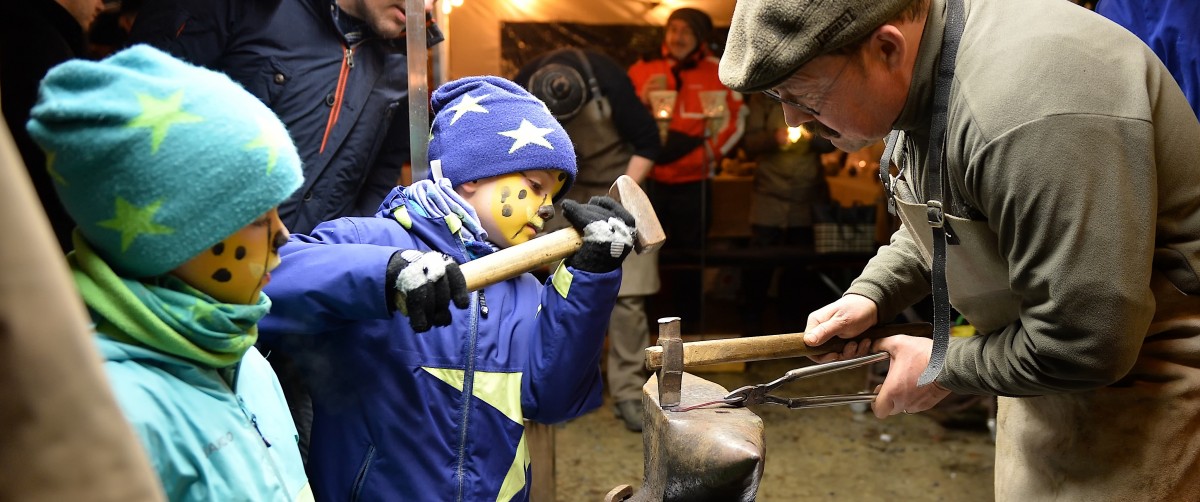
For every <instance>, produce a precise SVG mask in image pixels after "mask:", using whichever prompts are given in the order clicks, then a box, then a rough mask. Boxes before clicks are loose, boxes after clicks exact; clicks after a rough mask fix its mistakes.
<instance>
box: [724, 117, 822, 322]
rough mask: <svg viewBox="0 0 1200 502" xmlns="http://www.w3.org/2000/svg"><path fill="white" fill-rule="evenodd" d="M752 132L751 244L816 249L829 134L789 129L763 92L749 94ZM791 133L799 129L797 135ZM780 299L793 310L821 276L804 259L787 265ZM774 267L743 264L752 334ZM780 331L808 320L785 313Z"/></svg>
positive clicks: (748, 147)
mask: <svg viewBox="0 0 1200 502" xmlns="http://www.w3.org/2000/svg"><path fill="white" fill-rule="evenodd" d="M747 102H748V104H747V107H746V108H747V109H748V110H749V114H748V115H747V117H746V135H745V136H743V137H742V143H741V144H742V148H743V149H744V150H745V152H746V154H747V156H748V157H750V158H751V159H752V160H754V161H755V167H754V191H753V196H752V197H751V199H750V247H751V248H762V247H767V246H780V245H786V246H796V247H800V248H805V249H808V250H810V251H811V250H812V249H813V206H814V205H817V204H822V203H827V202H829V187H828V186H827V185H826V184H825V174H824V169H823V168H822V166H821V154H823V153H827V152H831V151H833V149H834V148H833V145H832V144H831V143H829V140H826V139H824V138H821V137H819V136H813V135H812V133H809V132H807V131H805V132H804V133H803V135H800V134H798V133H799V131H796V132H794V133H789V131H788V126H787V124H786V123H785V122H784V120H783V109H782V108H780V107H779V103H777V102H775V101H773V100H771V99H769V98H767V97H766V96H763V95H761V94H751V95H749V96H748V99H747ZM789 134H796V135H795V136H794V137H792V136H789ZM781 272H782V274H781V275H780V278H779V282H778V285H779V287H778V300H777V305H778V306H779V307H780V311H781V312H788V311H790V309H791V308H794V307H795V306H797V305H798V304H799V302H801V301H803V297H802V290H803V289H805V285H815V284H820V283H819V281H820V279H817V278H815V277H812V274H805V273H804V263H794V264H791V265H790V266H786V267H782V270H781ZM774 274H775V269H774V268H768V267H762V266H752V267H747V268H745V269H744V270H743V278H744V280H743V283H742V284H743V286H742V290H743V291H744V292H745V305H744V307H743V309H742V326H743V329H744V330H745V331H744V333H745V334H746V335H748V336H756V335H762V334H764V332H763V313H764V310H765V305H766V303H767V295H768V290H769V289H770V287H771V282H772V276H773V275H774ZM779 319H780V321H781V326H780V330H781V331H779V332H780V333H788V332H797V331H802V330H803V329H804V325H803V320H801V319H799V318H798V316H794V315H786V314H785V315H780V316H779Z"/></svg>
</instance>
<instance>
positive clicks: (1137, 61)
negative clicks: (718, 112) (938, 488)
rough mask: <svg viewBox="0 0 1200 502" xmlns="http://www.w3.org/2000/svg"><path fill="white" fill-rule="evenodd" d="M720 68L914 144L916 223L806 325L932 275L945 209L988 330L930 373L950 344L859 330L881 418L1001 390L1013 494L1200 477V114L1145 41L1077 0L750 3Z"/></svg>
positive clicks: (852, 141)
mask: <svg viewBox="0 0 1200 502" xmlns="http://www.w3.org/2000/svg"><path fill="white" fill-rule="evenodd" d="M954 14H960V15H954ZM957 20H965V22H963V23H962V24H958V23H957V22H956V21H957ZM958 28H961V30H959V29H958ZM960 32H961V39H960V41H959V42H958V43H957V44H955V43H954V40H955V39H956V38H959V37H958V35H959V33H960ZM1096 40H1103V41H1105V42H1104V44H1103V45H1102V47H1098V46H1097V45H1096V43H1095V41H1096ZM947 45H948V46H949V47H947ZM954 45H957V47H956V48H955V47H954ZM951 54H953V55H955V59H953V62H954V65H953V75H952V76H950V77H949V78H947V79H946V83H943V84H941V85H937V84H936V81H937V77H936V76H937V75H938V70H937V67H938V64H939V60H940V61H944V62H950V61H951V60H949V59H947V58H948V57H949V56H950V55H951ZM721 76H722V80H723V81H724V82H725V83H726V84H728V85H729V86H730V87H731V88H734V89H737V90H740V91H744V92H755V91H764V90H771V91H772V93H773V94H774V95H775V96H776V97H778V98H780V99H782V100H786V102H788V103H792V104H787V105H784V115H785V117H786V118H787V121H788V123H789V124H791V125H799V124H801V123H809V124H810V125H811V126H812V127H814V128H816V129H817V130H818V131H820V132H821V133H822V134H823V135H825V136H827V137H829V138H830V139H831V141H832V142H833V144H834V145H835V146H837V147H838V148H840V149H842V150H847V151H850V150H855V149H858V148H860V147H862V146H864V145H866V144H869V143H871V142H874V141H878V140H879V139H880V138H883V137H885V136H888V139H889V143H891V144H892V145H895V148H896V150H895V152H894V154H893V155H891V156H890V157H889V159H890V161H891V163H892V164H893V165H892V166H891V167H892V168H893V169H894V170H897V171H895V172H893V173H892V175H895V176H897V177H898V178H897V179H896V180H895V182H894V183H893V182H891V179H889V180H888V183H887V185H888V186H889V188H891V189H893V193H894V197H893V199H894V200H895V201H896V203H897V206H898V208H897V213H898V214H899V215H900V216H901V218H902V220H903V223H904V228H903V229H901V230H900V231H898V232H896V233H895V234H893V236H892V239H891V242H890V244H889V245H887V246H884V247H882V248H881V249H880V250H879V252H878V254H877V255H876V256H875V258H874V259H872V260H871V262H870V263H869V264H868V265H867V267H866V269H865V270H864V271H863V273H862V274H861V275H860V276H859V278H858V279H857V280H856V281H855V282H854V283H853V284H852V285H851V286H850V288H849V290H848V292H847V294H846V295H845V296H843V297H842V298H841V299H839V300H837V301H835V302H834V303H832V304H830V305H828V306H826V307H824V308H821V309H819V310H817V311H816V312H814V313H812V314H811V315H810V317H809V322H808V324H809V328H810V329H809V330H808V336H807V337H806V340H805V342H806V343H808V344H810V345H815V344H818V343H821V342H823V341H825V340H827V339H829V338H831V337H834V336H839V337H850V336H854V335H857V334H858V333H860V332H861V331H862V330H863V329H865V328H867V327H869V326H871V325H873V324H876V323H879V322H887V321H888V320H890V319H892V318H894V317H895V316H896V315H897V314H898V313H899V312H900V311H901V309H903V308H904V307H906V306H908V305H910V304H912V303H914V302H916V301H917V300H919V299H921V298H923V297H925V296H926V295H929V294H930V292H931V291H932V290H933V287H934V286H933V284H932V282H931V277H932V276H933V274H934V273H936V269H935V268H934V267H935V266H934V265H933V264H932V260H931V257H933V256H934V255H935V254H940V253H939V250H938V249H931V248H934V247H935V244H936V247H940V246H942V244H938V243H935V242H934V238H935V236H938V235H941V232H940V231H938V230H936V229H934V225H933V224H931V223H929V221H930V220H931V219H932V220H933V221H934V222H935V223H936V222H938V221H942V220H941V219H939V218H938V215H939V211H938V207H939V203H940V207H942V208H943V209H944V212H943V213H941V214H943V215H944V221H945V224H944V226H943V227H942V228H943V229H945V231H946V234H947V236H946V241H945V243H944V245H945V247H944V249H945V251H946V252H945V274H946V275H945V279H946V284H947V285H948V295H949V300H950V302H951V303H952V304H953V306H954V308H956V309H957V310H958V311H959V312H961V313H962V314H963V315H964V316H965V317H966V319H967V320H968V321H970V324H971V325H972V326H974V327H975V328H976V330H977V331H978V332H979V334H980V335H979V336H973V337H969V338H952V339H950V343H949V350H948V352H947V353H946V355H945V366H944V367H943V368H941V371H940V373H937V372H936V367H935V370H934V372H933V373H931V376H932V375H936V379H935V380H933V382H932V383H931V384H929V385H923V386H918V385H917V382H918V376H919V375H920V374H921V373H922V372H923V371H924V370H925V368H926V367H927V363H928V362H929V361H930V360H931V357H933V356H932V342H931V341H930V340H928V339H923V338H914V337H908V336H894V337H890V338H886V339H883V340H880V341H879V342H877V343H874V344H872V345H873V347H867V345H868V344H865V343H864V344H850V345H848V346H847V349H846V350H845V351H844V352H843V353H842V354H840V356H849V355H852V354H862V353H865V352H866V351H867V350H870V349H874V350H880V351H886V352H888V353H890V355H891V364H890V371H889V372H888V375H887V378H886V379H885V380H884V382H883V384H882V386H881V387H880V388H879V396H878V397H877V398H876V399H875V403H874V410H875V414H876V415H877V416H879V417H886V416H888V415H892V414H896V413H902V412H918V411H922V410H926V409H928V408H930V407H932V406H934V405H935V404H937V403H938V402H939V401H940V400H942V399H943V398H944V397H946V396H947V395H948V394H949V392H950V391H955V392H959V393H965V394H991V395H999V396H1001V397H1000V399H999V410H998V414H999V415H998V418H997V420H998V430H997V440H996V468H995V472H996V499H997V500H1021V501H1024V500H1044V499H1051V498H1057V499H1070V500H1131V499H1138V500H1147V499H1149V500H1190V499H1195V498H1197V497H1198V496H1200V492H1198V491H1197V490H1198V488H1197V487H1200V395H1198V394H1197V393H1196V392H1194V391H1193V389H1195V388H1197V386H1200V371H1197V369H1198V367H1200V363H1197V361H1200V318H1197V316H1196V313H1197V312H1200V276H1198V275H1197V270H1200V207H1198V206H1197V201H1198V200H1200V170H1197V169H1195V167H1194V159H1196V158H1200V142H1197V141H1196V138H1200V123H1198V122H1197V119H1196V116H1195V114H1194V113H1192V111H1191V109H1190V108H1189V107H1188V106H1187V100H1186V99H1185V97H1184V94H1183V92H1182V91H1181V90H1180V89H1179V86H1178V84H1176V83H1175V80H1174V79H1172V78H1171V76H1170V74H1169V73H1168V71H1167V69H1166V68H1165V67H1164V66H1163V64H1162V63H1161V62H1160V61H1159V59H1158V57H1156V56H1155V55H1154V53H1152V52H1151V51H1150V50H1149V48H1147V47H1146V45H1145V44H1143V43H1141V42H1140V41H1139V40H1137V39H1136V38H1135V37H1134V36H1132V35H1130V34H1129V33H1128V32H1126V31H1125V30H1123V29H1119V28H1118V27H1117V26H1116V25H1114V24H1113V23H1111V22H1109V21H1107V20H1105V19H1103V18H1102V17H1100V16H1098V15H1096V14H1095V13H1093V12H1090V11H1088V10H1086V9H1082V8H1080V7H1078V6H1076V5H1073V4H1070V3H1068V2H1041V1H1034V0H1008V1H1004V2H993V1H978V0H970V1H964V0H918V1H908V0H890V1H885V2H877V1H873V0H870V1H868V0H839V1H835V2H832V3H831V2H824V3H815V2H814V3H811V4H805V5H797V4H796V2H790V1H783V0H743V1H741V2H738V4H737V7H736V10H735V11H734V18H733V23H732V26H731V29H730V36H729V43H728V45H727V48H726V52H725V55H724V58H723V59H722V62H721ZM935 88H936V92H935ZM937 96H940V98H937ZM935 99H945V102H946V103H947V105H946V106H945V107H944V108H943V107H936V106H934V104H933V103H934V102H935ZM939 110H940V111H939ZM935 124H944V126H945V127H944V136H943V135H942V134H935V130H934V125H935ZM893 129H894V130H897V131H899V134H898V135H889V130H893ZM942 146H944V147H945V150H944V153H941V154H938V153H931V150H934V149H940V148H941V147H942ZM1080 166H1092V167H1094V168H1086V169H1082V170H1081V168H1080ZM939 171H940V172H941V173H940V175H939ZM889 178H890V176H889ZM943 186H944V187H945V188H946V190H945V191H944V192H943V195H944V196H943V197H938V196H937V195H936V191H937V190H938V189H939V188H941V187H943ZM931 199H932V200H934V201H935V202H933V203H931V202H930V200H931ZM931 215H932V218H931ZM939 294H940V293H939ZM935 308H936V306H935ZM859 345H861V346H859ZM838 356H839V355H837V354H835V355H832V357H830V358H833V357H838ZM830 358H821V359H822V360H825V359H830ZM1133 459H1138V460H1133Z"/></svg>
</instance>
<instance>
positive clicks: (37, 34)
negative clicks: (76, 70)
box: [0, 0, 104, 253]
mask: <svg viewBox="0 0 1200 502" xmlns="http://www.w3.org/2000/svg"><path fill="white" fill-rule="evenodd" d="M102 9H104V2H103V1H102V0H21V1H13V2H0V100H2V101H0V108H3V110H4V121H5V122H7V123H8V129H9V130H10V131H12V137H13V141H15V142H16V144H17V150H18V151H20V153H21V158H22V159H23V160H24V161H25V169H27V170H28V171H29V178H30V180H32V181H33V188H34V189H35V190H37V195H38V199H39V200H40V201H41V202H42V208H43V209H44V210H45V211H46V216H47V217H48V218H49V219H50V226H51V228H53V229H54V236H55V237H56V238H58V244H59V247H61V248H62V251H63V252H64V253H66V252H67V251H70V250H71V230H72V229H74V228H75V222H73V221H71V216H70V215H69V214H67V211H66V209H64V208H63V205H62V202H61V201H59V200H58V194H57V193H55V191H54V181H53V179H52V175H51V173H50V172H49V171H47V170H46V156H45V154H44V153H42V150H41V149H40V148H38V146H37V143H34V141H33V138H30V137H29V133H28V132H27V131H26V130H25V123H26V122H28V121H29V110H30V109H32V108H33V105H34V103H36V102H37V98H38V95H37V92H38V84H40V83H41V82H42V78H44V77H45V76H46V72H47V71H50V68H52V67H54V66H55V65H57V64H59V63H62V62H64V61H67V60H69V59H73V58H76V57H82V56H83V55H84V50H85V49H86V47H87V37H86V33H87V31H88V29H90V28H91V26H92V22H93V21H95V20H96V16H98V15H99V14H100V11H101V10H102Z"/></svg>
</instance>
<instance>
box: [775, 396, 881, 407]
mask: <svg viewBox="0 0 1200 502" xmlns="http://www.w3.org/2000/svg"><path fill="white" fill-rule="evenodd" d="M876 395H877V394H875V393H874V392H860V393H858V394H835V395H831V396H809V397H788V398H781V397H775V396H766V397H767V399H766V400H765V401H764V402H765V403H766V404H779V405H783V406H787V407H788V408H789V409H793V410H798V409H802V408H828V407H831V406H841V405H844V404H855V403H873V402H875V396H876Z"/></svg>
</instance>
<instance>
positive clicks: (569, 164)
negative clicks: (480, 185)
mask: <svg viewBox="0 0 1200 502" xmlns="http://www.w3.org/2000/svg"><path fill="white" fill-rule="evenodd" d="M431 101H432V104H433V113H434V117H433V125H432V127H431V130H430V137H429V168H430V169H429V173H430V177H431V178H434V179H437V178H439V177H444V178H447V179H449V180H450V184H451V185H454V186H458V185H461V184H463V183H466V182H468V181H474V180H478V179H483V178H489V177H492V176H499V175H502V174H509V173H516V172H521V171H534V170H539V169H558V170H561V171H562V172H564V173H566V176H567V179H566V183H565V184H564V185H563V188H562V190H560V191H559V192H558V193H557V194H555V195H554V200H555V201H558V200H562V198H563V196H564V195H565V194H566V193H567V190H569V189H570V188H571V184H572V183H574V182H575V172H576V167H575V147H574V146H573V145H572V144H571V138H569V137H568V136H567V131H565V130H563V128H562V125H560V124H559V123H558V120H555V119H554V116H553V115H551V114H550V110H548V109H547V108H546V105H545V104H544V103H542V102H541V101H540V100H538V99H537V98H535V97H533V95H532V94H530V93H529V91H526V90H525V89H523V88H521V86H519V85H517V84H514V83H512V82H510V81H508V80H505V79H503V78H500V77H491V76H484V77H467V78H462V79H459V80H454V81H451V82H447V83H445V84H443V85H442V86H441V87H438V88H437V90H435V91H433V96H432V99H431Z"/></svg>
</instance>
